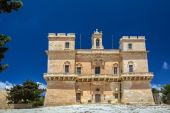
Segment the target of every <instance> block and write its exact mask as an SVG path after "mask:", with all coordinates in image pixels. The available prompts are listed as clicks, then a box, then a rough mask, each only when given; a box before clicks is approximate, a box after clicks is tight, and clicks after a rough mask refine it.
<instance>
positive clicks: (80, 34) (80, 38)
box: [80, 33, 81, 49]
mask: <svg viewBox="0 0 170 113" xmlns="http://www.w3.org/2000/svg"><path fill="white" fill-rule="evenodd" d="M80 49H81V33H80Z"/></svg>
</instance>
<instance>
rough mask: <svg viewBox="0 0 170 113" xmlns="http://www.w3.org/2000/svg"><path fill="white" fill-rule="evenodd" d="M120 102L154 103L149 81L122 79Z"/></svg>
mask: <svg viewBox="0 0 170 113" xmlns="http://www.w3.org/2000/svg"><path fill="white" fill-rule="evenodd" d="M121 89H122V100H121V101H122V103H130V104H151V105H152V104H154V100H153V95H152V91H151V87H150V83H149V81H122V83H121Z"/></svg>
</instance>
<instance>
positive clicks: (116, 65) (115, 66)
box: [113, 63, 118, 75]
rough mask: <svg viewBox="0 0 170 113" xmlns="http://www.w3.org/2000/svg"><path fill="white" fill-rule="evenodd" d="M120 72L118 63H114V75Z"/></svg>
mask: <svg viewBox="0 0 170 113" xmlns="http://www.w3.org/2000/svg"><path fill="white" fill-rule="evenodd" d="M117 74H118V63H115V64H113V75H117Z"/></svg>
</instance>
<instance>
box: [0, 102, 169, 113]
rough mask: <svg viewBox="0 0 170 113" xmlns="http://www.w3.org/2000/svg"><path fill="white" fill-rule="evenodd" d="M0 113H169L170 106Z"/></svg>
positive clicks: (103, 106) (78, 107)
mask: <svg viewBox="0 0 170 113" xmlns="http://www.w3.org/2000/svg"><path fill="white" fill-rule="evenodd" d="M0 113H170V106H165V105H160V106H132V105H110V104H87V105H69V106H57V107H42V108H35V109H7V110H0Z"/></svg>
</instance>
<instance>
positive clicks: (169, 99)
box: [161, 84, 170, 104]
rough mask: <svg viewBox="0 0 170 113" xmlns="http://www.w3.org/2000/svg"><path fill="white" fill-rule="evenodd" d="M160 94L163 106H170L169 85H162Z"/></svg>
mask: <svg viewBox="0 0 170 113" xmlns="http://www.w3.org/2000/svg"><path fill="white" fill-rule="evenodd" d="M161 92H162V93H163V98H162V100H163V102H164V103H165V104H170V84H167V85H164V86H163V88H162V89H161Z"/></svg>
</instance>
